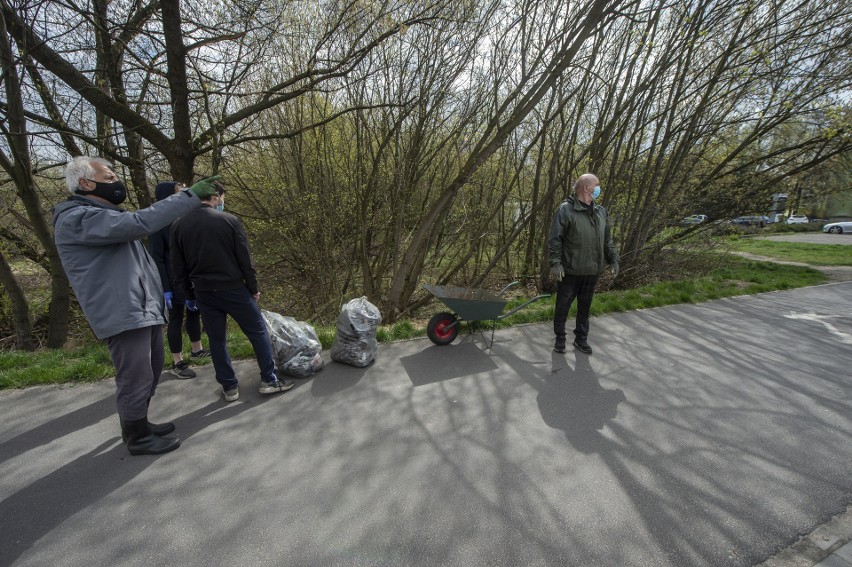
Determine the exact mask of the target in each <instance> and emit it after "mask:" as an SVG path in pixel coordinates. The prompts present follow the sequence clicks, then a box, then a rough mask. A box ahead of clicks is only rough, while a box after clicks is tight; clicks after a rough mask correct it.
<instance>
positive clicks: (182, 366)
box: [169, 360, 195, 380]
mask: <svg viewBox="0 0 852 567" xmlns="http://www.w3.org/2000/svg"><path fill="white" fill-rule="evenodd" d="M169 374H174V375H175V376H177V377H178V378H180V379H181V380H186V379H187V378H195V371H194V370H193V369H192V368H190V367H189V364H187V363H186V361H185V360H181V361H180V362H176V363H174V364H172V368H171V370H169Z"/></svg>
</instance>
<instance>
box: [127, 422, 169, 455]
mask: <svg viewBox="0 0 852 567" xmlns="http://www.w3.org/2000/svg"><path fill="white" fill-rule="evenodd" d="M120 422H121V437H122V438H123V439H127V450H128V451H130V454H131V455H162V454H163V453H168V452H169V451H174V450H175V449H177V448H178V447H180V439H174V438H172V437H158V436H157V435H154V433H153V432H152V431H151V428H150V427H149V425H148V419H147V418H146V419H136V420H133V421H124V420H123V419H122V420H120ZM172 428H173V430H174V425H172Z"/></svg>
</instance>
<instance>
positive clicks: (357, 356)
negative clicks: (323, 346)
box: [331, 297, 382, 368]
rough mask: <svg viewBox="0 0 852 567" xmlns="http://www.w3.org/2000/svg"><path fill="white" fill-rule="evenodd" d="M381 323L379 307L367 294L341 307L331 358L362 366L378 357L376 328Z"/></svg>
mask: <svg viewBox="0 0 852 567" xmlns="http://www.w3.org/2000/svg"><path fill="white" fill-rule="evenodd" d="M381 324H382V314H381V313H379V309H378V308H377V307H376V306H375V305H373V304H372V303H370V302H369V301H367V298H366V297H359V298H357V299H353V300H351V301H350V302H349V303H347V304H346V305H344V306H343V308H342V309H341V310H340V316H339V317H338V318H337V332H336V333H335V336H334V343H333V344H332V345H331V359H332V360H336V361H337V362H342V363H344V364H350V365H352V366H358V367H359V368H363V367H364V366H369V365H370V364H372V363H373V361H374V360H375V359H376V353H377V352H378V350H379V345H378V343H377V342H376V330H377V329H378V328H379V325H381Z"/></svg>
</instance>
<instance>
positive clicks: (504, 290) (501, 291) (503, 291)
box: [497, 282, 521, 297]
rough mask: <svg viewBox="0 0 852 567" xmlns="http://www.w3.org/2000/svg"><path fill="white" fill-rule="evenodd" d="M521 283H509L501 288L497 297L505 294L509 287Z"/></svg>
mask: <svg viewBox="0 0 852 567" xmlns="http://www.w3.org/2000/svg"><path fill="white" fill-rule="evenodd" d="M519 283H521V282H512V283H510V284H509V285H507V286H506V287H504V288H503V289H501V290H500V293H498V294H497V297H500V296H501V295H503V294H504V293H506V290H507V289H509V288H510V287H513V286H516V285H518V284H519Z"/></svg>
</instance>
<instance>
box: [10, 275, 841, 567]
mask: <svg viewBox="0 0 852 567" xmlns="http://www.w3.org/2000/svg"><path fill="white" fill-rule="evenodd" d="M592 333H593V334H592V337H591V343H592V345H593V346H594V347H595V349H596V350H595V354H594V356H592V357H587V356H585V355H582V354H580V353H577V352H573V351H569V352H568V353H567V354H565V355H556V354H554V353H553V352H552V351H551V339H552V337H551V331H550V330H549V329H548V325H529V326H524V327H518V328H515V329H511V330H505V331H499V332H498V333H497V337H496V342H495V343H494V346H493V348H492V349H491V350H486V349H484V348H483V345H482V342H481V341H480V340H472V339H471V337H466V338H465V339H464V340H462V341H460V342H458V343H457V344H453V345H451V346H448V347H436V346H432V345H431V344H430V343H429V342H428V341H427V340H413V341H407V342H402V343H395V344H389V345H382V346H381V348H380V350H379V358H378V360H377V362H376V363H375V364H374V365H373V366H371V367H369V368H367V369H357V368H353V367H348V366H343V365H340V364H337V363H330V364H328V365H327V366H326V368H325V369H324V370H323V371H322V372H321V373H320V374H318V375H317V376H316V377H315V378H314V379H312V380H310V381H300V383H299V386H297V388H296V389H294V390H292V391H290V392H287V393H286V394H281V395H277V396H273V397H261V396H260V395H259V394H258V393H257V391H256V387H257V380H258V377H257V372H256V369H255V368H254V366H253V364H251V363H249V362H243V363H240V364H239V366H238V369H239V374H240V378H241V382H242V385H243V386H242V392H243V395H242V397H241V399H240V400H239V401H238V402H236V403H233V404H226V403H224V402H223V401H222V400H221V397H220V395H219V393H218V392H217V389H216V387H215V383H214V380H213V378H212V370H211V368H210V367H203V368H201V369H200V373H199V377H198V378H196V379H195V380H188V381H177V380H171V379H166V380H164V382H163V383H162V384H161V387H160V389H159V391H158V395H157V398H156V399H155V401H154V403H153V408H154V411H153V413H152V419H153V420H155V421H157V420H164V419H170V420H174V421H175V423H176V425H177V427H178V431H179V433H180V435H181V438H182V439H183V446H182V447H181V448H180V449H178V450H177V451H175V452H173V453H170V454H167V455H163V456H160V457H130V456H128V454H127V452H126V450H125V449H124V447H123V445H122V444H121V440H120V438H119V436H118V426H117V419H116V417H115V415H114V413H113V400H112V394H113V388H112V385H111V383H110V381H102V382H99V383H96V384H93V385H78V386H71V387H61V388H59V387H44V388H32V389H27V390H21V391H7V392H0V414H2V416H3V418H2V419H3V425H4V427H3V428H2V430H0V534H2V535H0V538H2V540H1V541H2V543H0V565H3V566H6V565H36V566H44V565H65V566H78V565H79V566H87V567H88V566H92V565H130V566H135V565H140V566H142V565H146V566H160V565H162V566H172V565H284V566H305V565H317V566H332V565H347V566H348V565H369V566H372V565H387V566H400V565H416V566H419V565H423V566H434V565H465V566H469V565H488V566H518V565H525V566H526V565H560V566H562V565H607V566H609V565H631V566H654V567H659V566H669V565H670V566H677V567H683V566H713V567H716V566H720V565H732V566H739V565H753V564H755V563H759V562H761V561H763V560H765V559H767V558H768V557H770V556H772V555H774V554H775V553H776V552H778V551H779V550H781V549H783V548H786V547H787V546H788V545H790V544H792V543H793V542H794V541H796V540H797V538H798V537H799V535H800V534H806V533H809V532H811V531H812V530H813V529H814V528H815V527H817V526H820V525H822V524H823V523H825V522H826V521H827V520H829V519H830V518H831V517H832V516H833V515H835V514H838V513H840V512H843V511H844V510H845V509H846V508H847V506H848V505H849V504H850V503H852V474H850V471H852V442H850V438H852V378H850V374H849V371H850V368H852V282H846V283H837V284H829V285H824V286H817V287H811V288H805V289H799V290H791V291H784V292H775V293H768V294H762V295H757V296H748V297H738V298H731V299H725V300H719V301H714V302H709V303H704V304H701V305H682V306H673V307H666V308H659V309H650V310H642V311H636V312H631V313H623V314H616V315H608V316H604V317H598V318H595V319H593V321H592Z"/></svg>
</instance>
